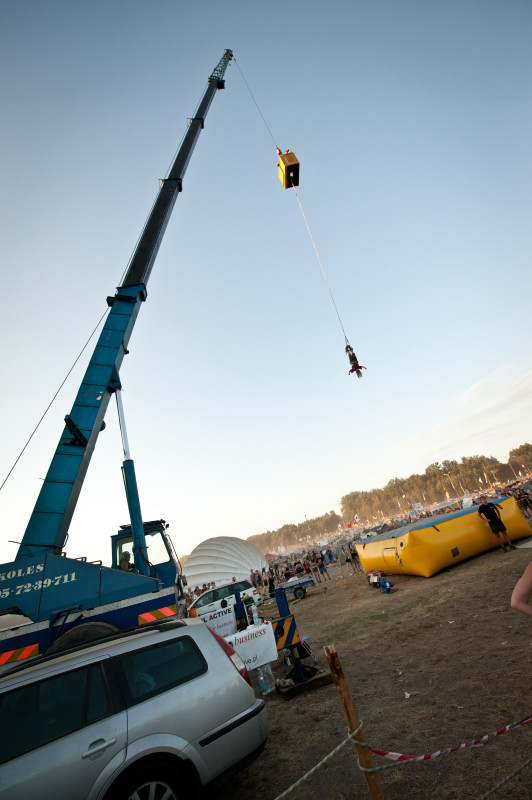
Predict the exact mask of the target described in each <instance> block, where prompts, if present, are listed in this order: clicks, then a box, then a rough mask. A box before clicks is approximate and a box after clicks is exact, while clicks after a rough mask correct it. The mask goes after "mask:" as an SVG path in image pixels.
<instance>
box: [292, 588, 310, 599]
mask: <svg viewBox="0 0 532 800" xmlns="http://www.w3.org/2000/svg"><path fill="white" fill-rule="evenodd" d="M306 593H307V591H306V589H305V587H304V586H298V587H297V588H296V589H294V597H295V598H296V600H303V598H304V597H305V595H306Z"/></svg>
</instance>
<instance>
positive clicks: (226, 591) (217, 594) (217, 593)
mask: <svg viewBox="0 0 532 800" xmlns="http://www.w3.org/2000/svg"><path fill="white" fill-rule="evenodd" d="M230 594H231V590H230V588H229V586H220V588H219V589H215V590H214V599H215V600H223V599H224V597H229V596H230Z"/></svg>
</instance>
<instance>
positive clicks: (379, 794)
mask: <svg viewBox="0 0 532 800" xmlns="http://www.w3.org/2000/svg"><path fill="white" fill-rule="evenodd" d="M323 649H324V650H325V655H326V656H327V661H328V662H329V669H330V670H331V675H332V676H333V680H334V683H335V686H336V691H337V692H338V696H339V698H340V702H341V704H342V708H343V710H344V715H345V718H346V720H347V726H348V730H349V733H353V731H356V729H357V728H358V726H359V725H360V720H359V718H358V714H357V712H356V708H355V704H354V703H353V698H352V697H351V692H350V691H349V687H348V685H347V681H346V679H345V677H344V673H343V670H342V665H341V664H340V659H339V658H338V653H337V652H336V647H335V646H334V645H333V644H331V645H329V646H328V647H324V648H323ZM356 738H357V739H358V740H359V741H361V742H364V741H365V739H364V735H363V734H362V732H361V731H359V733H358V734H357V737H356ZM354 744H355V748H356V751H357V753H358V758H359V761H360V764H361V765H362V766H363V767H370V768H371V767H374V766H375V765H374V763H373V757H372V755H371V752H370V749H369V747H363V746H362V745H359V744H357V743H356V742H355V743H354ZM364 777H365V779H366V783H367V784H368V789H369V793H370V795H371V797H372V800H386V799H385V796H384V790H383V788H382V785H381V782H380V778H379V775H378V773H377V772H364Z"/></svg>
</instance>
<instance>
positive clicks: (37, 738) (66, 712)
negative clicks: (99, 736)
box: [0, 664, 111, 763]
mask: <svg viewBox="0 0 532 800" xmlns="http://www.w3.org/2000/svg"><path fill="white" fill-rule="evenodd" d="M110 712H111V704H110V701H109V696H108V692H107V688H106V685H105V681H104V678H103V675H102V671H101V666H100V664H92V665H91V666H89V667H83V668H82V669H76V670H72V672H63V673H61V674H59V675H55V676H54V677H53V678H46V679H45V680H42V681H36V682H35V683H30V684H27V685H26V686H21V687H20V688H19V689H13V690H12V691H11V692H6V693H5V694H2V695H0V719H2V720H3V721H4V722H3V724H2V726H0V763H4V762H5V761H9V760H10V759H11V758H16V757H17V756H20V755H22V754H23V753H27V752H29V751H30V750H33V749H34V748H36V747H41V746H42V745H44V744H47V743H48V742H52V741H53V740H54V739H60V738H61V737H62V736H66V735H67V734H68V733H72V732H73V731H77V730H79V729H80V728H82V727H84V726H85V725H88V724H90V723H91V722H94V721H95V720H97V719H101V718H102V717H105V716H107V715H108V714H109V713H110Z"/></svg>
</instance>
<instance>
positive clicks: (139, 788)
mask: <svg viewBox="0 0 532 800" xmlns="http://www.w3.org/2000/svg"><path fill="white" fill-rule="evenodd" d="M182 778H183V776H182V775H181V772H180V770H177V769H173V768H172V767H170V766H169V765H168V764H166V763H164V762H163V761H152V762H150V763H149V764H144V765H142V764H141V765H139V766H138V767H137V768H135V769H132V770H131V772H129V773H128V774H127V775H126V777H125V778H124V779H123V780H122V781H121V783H120V785H119V786H118V787H115V788H113V789H112V791H111V796H112V797H113V800H179V798H182V797H183V793H184V792H186V791H187V784H186V781H185V783H183V780H182Z"/></svg>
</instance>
